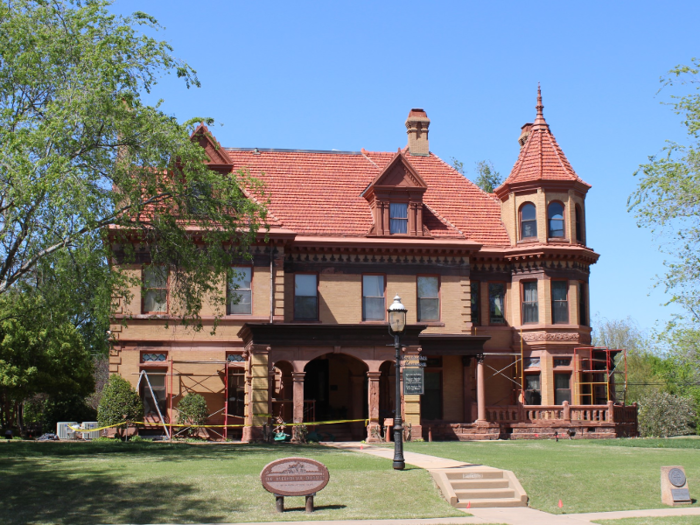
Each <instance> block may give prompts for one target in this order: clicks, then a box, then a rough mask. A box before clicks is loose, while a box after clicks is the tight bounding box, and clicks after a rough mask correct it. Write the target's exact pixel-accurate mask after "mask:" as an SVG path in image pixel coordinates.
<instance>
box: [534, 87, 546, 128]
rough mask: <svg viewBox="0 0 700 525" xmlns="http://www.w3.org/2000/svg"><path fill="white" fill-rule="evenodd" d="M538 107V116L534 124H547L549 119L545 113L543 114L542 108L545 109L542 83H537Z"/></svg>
mask: <svg viewBox="0 0 700 525" xmlns="http://www.w3.org/2000/svg"><path fill="white" fill-rule="evenodd" d="M535 108H536V109H537V117H535V122H534V125H535V126H536V125H537V124H544V125H547V121H546V120H544V115H543V114H542V110H543V109H544V106H543V105H542V89H541V88H540V83H539V82H538V83H537V105H536V106H535Z"/></svg>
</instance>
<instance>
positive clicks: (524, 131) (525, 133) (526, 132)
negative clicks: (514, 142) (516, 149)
mask: <svg viewBox="0 0 700 525" xmlns="http://www.w3.org/2000/svg"><path fill="white" fill-rule="evenodd" d="M530 131H532V123H529V122H528V123H527V124H525V125H524V126H523V127H522V128H520V137H518V144H520V148H521V149H522V147H523V146H524V145H525V143H526V142H527V139H528V137H529V136H530Z"/></svg>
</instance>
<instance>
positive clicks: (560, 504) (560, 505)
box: [559, 500, 564, 508]
mask: <svg viewBox="0 0 700 525" xmlns="http://www.w3.org/2000/svg"><path fill="white" fill-rule="evenodd" d="M563 506H564V504H563V503H562V502H561V500H559V508H562V507H563Z"/></svg>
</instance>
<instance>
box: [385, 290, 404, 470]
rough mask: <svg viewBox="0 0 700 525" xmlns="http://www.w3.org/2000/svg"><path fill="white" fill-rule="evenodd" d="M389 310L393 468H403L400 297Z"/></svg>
mask: <svg viewBox="0 0 700 525" xmlns="http://www.w3.org/2000/svg"><path fill="white" fill-rule="evenodd" d="M387 311H388V312H389V333H390V334H391V335H393V336H394V349H395V350H396V413H395V414H394V470H403V469H404V468H405V467H406V462H405V461H404V458H403V424H402V421H401V341H400V339H399V338H400V336H401V334H403V332H404V330H405V329H406V312H407V310H406V307H405V306H404V305H403V304H401V297H399V296H398V295H397V296H396V297H394V302H393V303H391V306H389V308H388V309H387Z"/></svg>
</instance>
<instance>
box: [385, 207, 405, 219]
mask: <svg viewBox="0 0 700 525" xmlns="http://www.w3.org/2000/svg"><path fill="white" fill-rule="evenodd" d="M389 214H390V216H391V218H392V219H407V218H408V204H405V203H403V204H401V203H399V204H396V203H391V204H390V205H389Z"/></svg>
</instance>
